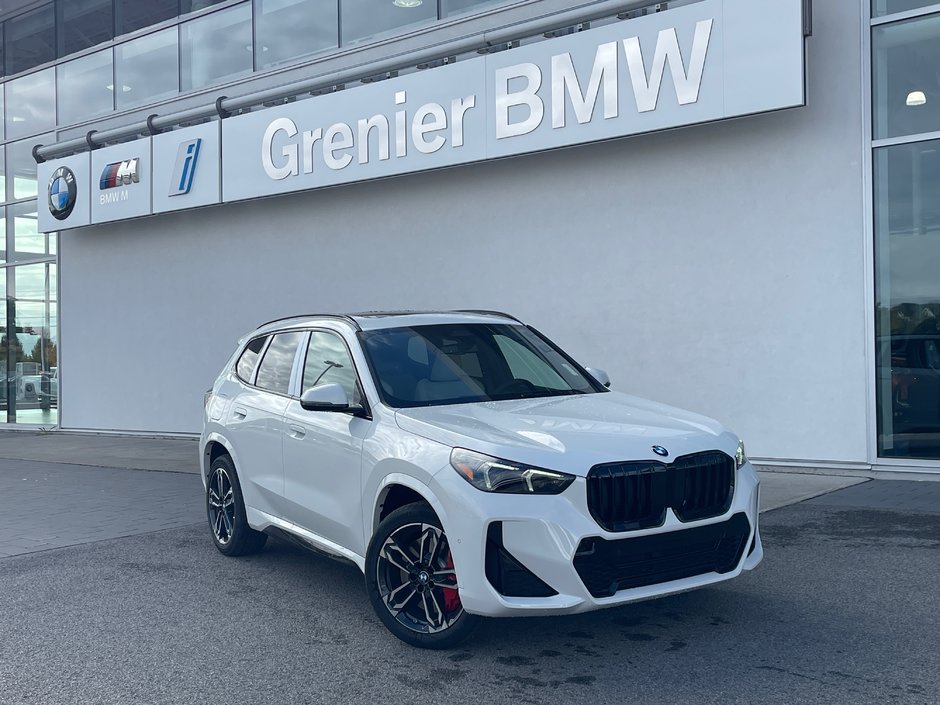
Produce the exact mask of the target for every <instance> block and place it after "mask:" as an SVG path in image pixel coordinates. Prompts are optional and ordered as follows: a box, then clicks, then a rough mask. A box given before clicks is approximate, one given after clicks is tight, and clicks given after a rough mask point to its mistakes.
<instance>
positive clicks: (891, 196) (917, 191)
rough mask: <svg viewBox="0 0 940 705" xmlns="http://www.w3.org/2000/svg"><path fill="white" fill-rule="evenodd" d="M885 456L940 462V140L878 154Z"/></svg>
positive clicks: (881, 444)
mask: <svg viewBox="0 0 940 705" xmlns="http://www.w3.org/2000/svg"><path fill="white" fill-rule="evenodd" d="M874 167H875V174H874V176H875V305H876V311H875V321H876V324H875V326H876V336H877V338H876V366H877V379H878V383H877V399H878V450H879V455H881V456H883V457H905V458H912V457H913V458H929V459H938V458H940V278H938V277H937V271H940V199H938V198H937V194H940V140H938V141H932V142H918V143H915V144H907V145H899V146H896V147H887V148H883V149H878V150H876V152H875V165H874Z"/></svg>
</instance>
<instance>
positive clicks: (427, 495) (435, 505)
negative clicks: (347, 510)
mask: <svg viewBox="0 0 940 705" xmlns="http://www.w3.org/2000/svg"><path fill="white" fill-rule="evenodd" d="M392 485H402V486H403V487H407V488H408V489H410V490H414V491H415V492H417V493H418V494H419V495H421V497H422V498H423V499H424V500H425V501H426V502H427V503H428V504H430V505H431V508H432V509H433V510H434V513H435V514H437V517H438V519H440V520H441V524H442V525H443V527H444V530H445V532H446V531H447V524H448V517H447V512H446V510H445V509H444V505H443V504H441V501H440V500H439V499H438V498H437V495H435V494H434V492H433V491H432V490H431V488H430V487H428V486H427V485H426V484H424V483H423V482H421V480H418V479H417V478H415V477H412V476H411V475H406V474H404V473H399V472H393V473H389V474H388V475H386V476H385V477H384V478H382V481H381V482H380V483H379V486H378V488H377V489H376V491H375V494H374V496H373V497H372V512H371V514H366V513H365V512H364V513H363V516H364V518H366V521H367V525H366V526H365V527H364V528H365V530H366V538H367V543H368V541H371V540H372V536H373V535H374V534H375V530H376V529H377V528H378V526H379V512H380V509H381V506H382V498H383V496H384V495H385V492H386V491H387V490H388V488H389V487H391V486H392ZM368 522H371V523H368Z"/></svg>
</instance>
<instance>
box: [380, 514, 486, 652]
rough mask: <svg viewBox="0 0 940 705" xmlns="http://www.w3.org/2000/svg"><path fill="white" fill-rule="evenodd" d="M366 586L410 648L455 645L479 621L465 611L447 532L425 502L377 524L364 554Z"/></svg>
mask: <svg viewBox="0 0 940 705" xmlns="http://www.w3.org/2000/svg"><path fill="white" fill-rule="evenodd" d="M366 587H367V589H368V591H369V599H370V600H371V602H372V607H373V608H374V609H375V612H376V614H377V615H378V616H379V619H381V620H382V623H383V624H384V625H385V626H386V627H387V628H388V630H389V631H391V632H392V634H394V635H395V636H397V637H398V638H399V639H401V640H402V641H404V642H406V643H408V644H411V645H412V646H418V647H421V648H425V649H447V648H450V647H452V646H456V645H457V644H459V643H460V642H461V641H463V640H464V639H466V638H467V637H468V636H470V634H471V633H472V632H473V630H474V629H475V628H476V627H477V625H478V623H479V621H480V618H479V617H477V616H474V615H471V614H467V613H466V612H465V611H464V609H463V605H462V604H461V602H460V594H459V592H458V585H457V572H456V570H455V569H454V560H453V557H452V556H451V552H450V544H449V543H448V541H447V535H446V534H445V533H444V530H443V528H442V527H441V522H440V520H439V519H438V518H437V515H436V514H435V513H434V511H433V510H432V509H431V508H430V507H429V506H427V505H425V504H410V505H407V506H405V507H401V508H400V509H396V510H395V511H394V512H392V513H391V514H389V515H388V516H387V517H386V518H385V519H383V520H382V523H381V524H379V528H378V530H377V531H376V532H375V536H374V537H373V538H372V542H371V543H370V545H369V550H368V552H367V554H366Z"/></svg>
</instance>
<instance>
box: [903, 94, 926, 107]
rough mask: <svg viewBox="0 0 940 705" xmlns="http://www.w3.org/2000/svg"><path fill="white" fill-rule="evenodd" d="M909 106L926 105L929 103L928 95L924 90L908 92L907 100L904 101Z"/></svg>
mask: <svg viewBox="0 0 940 705" xmlns="http://www.w3.org/2000/svg"><path fill="white" fill-rule="evenodd" d="M904 102H905V103H906V104H907V106H908V107H911V108H913V107H914V106H917V105H924V104H926V103H927V96H926V95H924V92H923V91H911V92H910V93H908V94H907V100H906V101H904Z"/></svg>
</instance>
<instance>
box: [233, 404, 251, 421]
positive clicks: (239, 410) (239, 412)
mask: <svg viewBox="0 0 940 705" xmlns="http://www.w3.org/2000/svg"><path fill="white" fill-rule="evenodd" d="M232 413H233V414H235V416H236V417H237V418H240V419H243V418H245V417H246V416H248V409H246V408H245V407H243V406H236V407H235V408H234V409H232Z"/></svg>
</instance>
